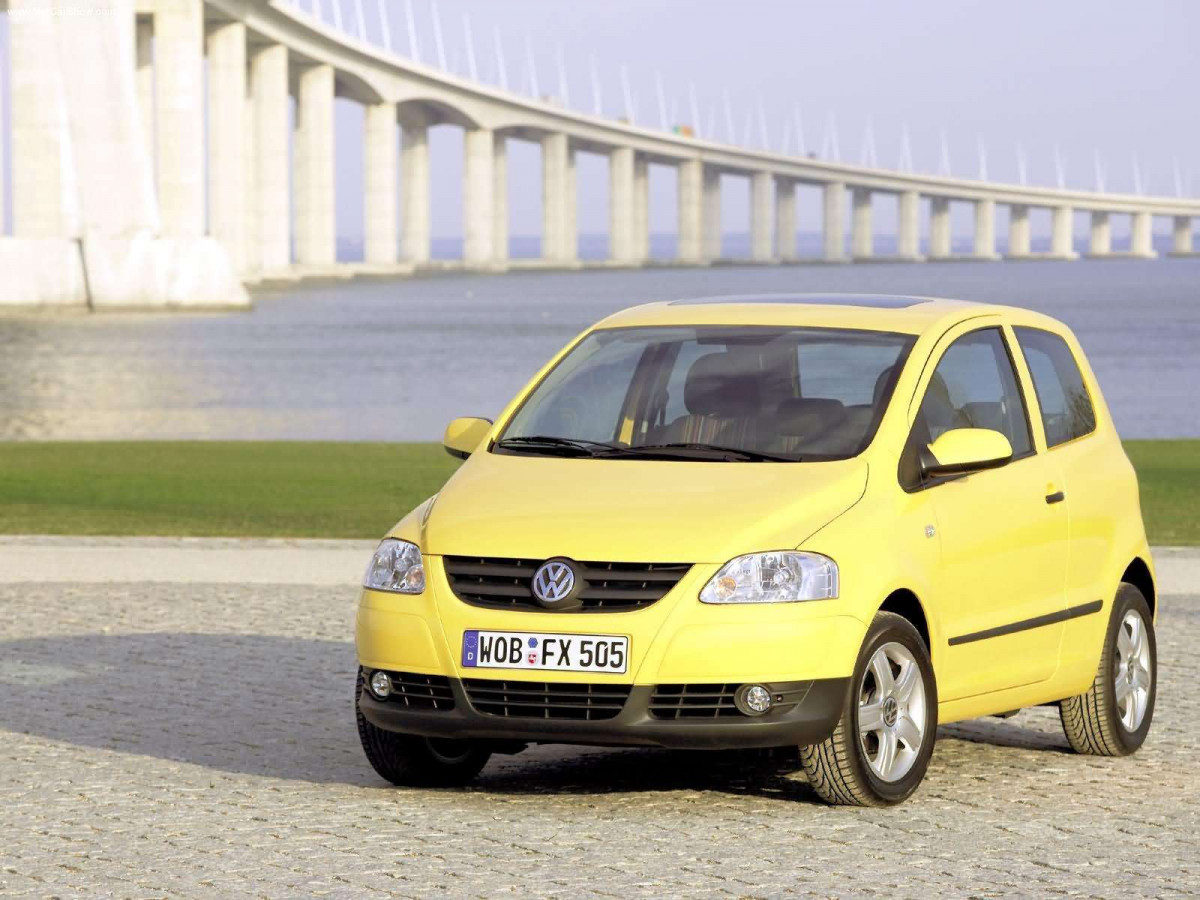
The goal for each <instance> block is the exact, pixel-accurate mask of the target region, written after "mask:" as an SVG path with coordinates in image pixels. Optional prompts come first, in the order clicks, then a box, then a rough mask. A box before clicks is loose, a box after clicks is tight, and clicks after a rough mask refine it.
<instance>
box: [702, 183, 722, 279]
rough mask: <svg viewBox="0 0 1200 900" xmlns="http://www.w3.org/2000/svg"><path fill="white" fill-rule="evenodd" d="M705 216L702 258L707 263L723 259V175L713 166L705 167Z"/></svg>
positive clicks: (703, 218)
mask: <svg viewBox="0 0 1200 900" xmlns="http://www.w3.org/2000/svg"><path fill="white" fill-rule="evenodd" d="M703 188H704V197H703V201H702V202H703V206H704V209H703V214H702V220H701V222H700V234H701V241H702V242H703V247H702V248H701V253H700V255H701V257H702V258H703V259H704V261H705V262H712V261H713V260H714V259H720V258H721V173H720V171H719V170H717V169H715V168H713V167H712V166H704V185H703Z"/></svg>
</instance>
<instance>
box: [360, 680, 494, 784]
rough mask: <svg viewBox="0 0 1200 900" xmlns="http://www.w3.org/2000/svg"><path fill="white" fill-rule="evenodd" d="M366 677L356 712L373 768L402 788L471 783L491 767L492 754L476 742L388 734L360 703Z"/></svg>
mask: <svg viewBox="0 0 1200 900" xmlns="http://www.w3.org/2000/svg"><path fill="white" fill-rule="evenodd" d="M364 689H365V687H364V685H363V676H362V672H361V671H360V672H359V674H358V686H357V688H356V690H355V694H354V713H355V717H356V718H357V719H358V738H359V740H360V741H361V742H362V748H363V752H364V753H365V754H366V756H367V761H368V762H370V764H371V767H372V768H373V769H374V770H375V771H376V772H378V773H379V774H380V776H382V777H383V778H385V779H387V780H388V781H390V782H391V783H392V784H395V785H399V786H401V787H454V786H458V785H463V784H466V783H468V782H469V781H471V779H473V778H474V777H475V776H476V775H478V774H479V772H480V770H481V769H483V767H484V766H485V765H487V761H488V759H489V758H490V757H491V755H492V754H491V753H490V752H489V751H488V750H485V749H482V748H481V747H480V746H479V745H478V744H477V743H475V742H474V741H454V740H448V739H440V738H426V737H421V736H419V735H414V734H401V733H400V732H396V731H386V730H384V729H383V728H378V727H376V726H375V725H372V724H371V723H370V722H368V721H367V719H366V717H365V716H364V715H363V714H362V708H361V706H360V702H359V701H360V700H361V698H362V692H363V690H364Z"/></svg>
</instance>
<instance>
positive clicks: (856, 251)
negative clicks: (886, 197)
mask: <svg viewBox="0 0 1200 900" xmlns="http://www.w3.org/2000/svg"><path fill="white" fill-rule="evenodd" d="M851 196H852V203H853V206H854V214H853V217H852V218H851V222H850V254H851V256H852V257H853V258H854V259H870V258H871V255H872V254H873V253H874V251H875V234H874V232H873V231H872V230H871V192H870V191H869V190H868V189H867V188H855V189H854V191H853V193H852V195H851Z"/></svg>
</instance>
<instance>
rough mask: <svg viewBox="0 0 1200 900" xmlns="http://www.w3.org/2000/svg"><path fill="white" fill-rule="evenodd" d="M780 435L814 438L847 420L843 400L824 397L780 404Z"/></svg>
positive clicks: (778, 415)
mask: <svg viewBox="0 0 1200 900" xmlns="http://www.w3.org/2000/svg"><path fill="white" fill-rule="evenodd" d="M776 415H777V417H778V420H779V433H780V434H786V435H789V436H792V437H797V436H803V437H812V436H814V435H817V434H821V433H822V432H825V431H828V430H829V429H831V428H836V427H837V426H838V425H840V424H841V423H842V422H844V421H845V420H846V407H845V406H843V405H842V401H841V400H828V399H826V398H824V397H796V398H793V399H791V400H784V401H783V402H782V403H780V404H779V411H778V413H777V414H776Z"/></svg>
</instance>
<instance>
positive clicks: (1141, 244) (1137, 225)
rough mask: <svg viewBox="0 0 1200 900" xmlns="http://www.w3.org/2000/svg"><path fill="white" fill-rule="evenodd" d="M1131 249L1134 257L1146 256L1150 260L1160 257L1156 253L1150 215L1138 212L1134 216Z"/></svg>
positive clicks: (1130, 239)
mask: <svg viewBox="0 0 1200 900" xmlns="http://www.w3.org/2000/svg"><path fill="white" fill-rule="evenodd" d="M1129 249H1130V251H1131V252H1132V253H1133V255H1134V256H1144V257H1146V258H1148V259H1152V258H1154V257H1155V256H1157V255H1158V254H1157V253H1155V252H1154V240H1153V232H1152V230H1151V219H1150V213H1148V212H1138V213H1134V214H1133V222H1132V228H1131V232H1130V238H1129Z"/></svg>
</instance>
